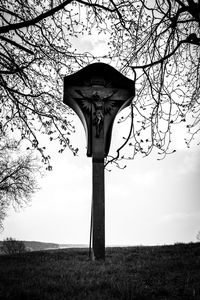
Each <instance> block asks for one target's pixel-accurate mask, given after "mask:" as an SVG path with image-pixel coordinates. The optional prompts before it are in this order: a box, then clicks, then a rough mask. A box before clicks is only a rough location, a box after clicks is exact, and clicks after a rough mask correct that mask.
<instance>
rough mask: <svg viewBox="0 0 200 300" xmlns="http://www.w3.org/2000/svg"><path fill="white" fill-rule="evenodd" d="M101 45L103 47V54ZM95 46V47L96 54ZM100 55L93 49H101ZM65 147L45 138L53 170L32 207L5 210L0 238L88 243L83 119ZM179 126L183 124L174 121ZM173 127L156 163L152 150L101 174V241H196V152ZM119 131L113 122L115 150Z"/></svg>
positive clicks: (199, 213) (199, 209)
mask: <svg viewBox="0 0 200 300" xmlns="http://www.w3.org/2000/svg"><path fill="white" fill-rule="evenodd" d="M77 46H78V47H80V48H81V49H83V47H84V50H87V51H88V50H90V51H93V53H98V52H99V53H100V52H101V53H102V51H106V46H104V44H103V39H102V38H101V39H98V40H95V39H94V38H93V39H91V37H85V39H84V40H79V41H76V47H77ZM100 50H101V51H100ZM95 51H96V52H95ZM99 53H98V54H99ZM75 123H76V125H77V131H76V134H75V136H74V138H73V139H74V143H75V144H76V145H77V147H78V148H79V149H80V151H79V155H78V156H77V157H73V155H72V153H71V152H70V151H65V152H64V153H62V154H59V153H58V150H59V148H58V147H57V145H55V144H53V143H48V152H49V154H50V155H51V156H52V164H53V171H52V172H48V173H47V175H46V176H45V177H44V178H42V179H41V180H40V181H39V184H40V186H41V189H40V191H39V192H38V193H37V194H35V195H34V196H33V199H32V202H31V204H30V206H29V207H27V208H26V209H24V210H21V211H20V212H18V213H16V212H15V211H14V210H13V209H11V210H10V211H9V212H8V214H9V215H8V217H7V218H6V219H5V221H4V231H3V232H2V233H1V234H0V239H1V240H2V239H4V238H6V237H13V238H16V239H20V240H36V241H44V242H55V243H66V244H88V243H89V230H90V214H91V195H92V194H91V191H92V174H91V171H92V161H91V158H88V157H86V149H85V147H86V141H85V133H84V130H83V127H82V125H81V123H80V121H79V120H78V119H77V120H76V121H75ZM179 127H180V126H179ZM179 127H178V126H177V127H175V128H176V130H174V135H173V138H172V140H173V143H174V144H173V146H174V147H175V148H176V149H177V152H176V153H174V154H171V155H169V156H167V157H166V158H165V159H164V160H162V161H158V160H157V158H158V157H157V156H156V155H151V156H149V157H147V158H136V159H135V160H134V161H129V162H127V167H126V168H125V169H124V170H119V169H117V168H112V172H106V245H141V244H142V245H157V244H173V243H176V242H190V241H193V242H195V241H196V235H197V232H198V231H199V230H200V201H199V195H200V185H199V182H200V181H199V179H200V152H199V149H198V148H197V147H196V146H195V145H196V143H197V141H196V142H194V143H193V145H192V146H191V148H190V149H187V148H186V146H185V144H184V137H185V133H184V131H183V128H179ZM122 132H123V129H122V128H120V126H117V125H116V124H115V125H114V132H113V138H112V141H113V144H112V149H116V146H117V145H119V144H120V138H119V137H120V135H121V134H122Z"/></svg>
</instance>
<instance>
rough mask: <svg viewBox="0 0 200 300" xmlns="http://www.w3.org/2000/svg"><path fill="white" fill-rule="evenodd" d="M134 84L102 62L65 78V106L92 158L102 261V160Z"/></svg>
mask: <svg viewBox="0 0 200 300" xmlns="http://www.w3.org/2000/svg"><path fill="white" fill-rule="evenodd" d="M134 94H135V83H134V81H132V80H130V79H128V78H127V77H125V76H123V75H122V74H121V73H119V72H118V71H117V70H115V69H114V68H112V67H111V66H109V65H107V64H104V63H94V64H91V65H88V66H87V67H85V68H83V69H82V70H80V71H78V72H76V73H74V74H72V75H69V76H66V77H65V78H64V103H65V104H67V105H68V106H69V107H71V108H72V109H73V110H74V111H75V112H76V113H77V114H78V116H79V118H80V120H81V122H82V124H83V126H84V128H85V132H86V137H87V156H89V157H92V170H93V171H92V178H93V179H92V180H93V183H92V194H93V196H92V249H93V256H94V258H95V259H104V258H105V188H104V158H105V157H106V156H107V155H108V152H109V148H110V142H111V135H112V127H113V123H114V119H115V116H116V115H117V113H118V112H119V111H121V110H122V109H123V108H125V107H127V106H128V105H130V103H131V101H132V99H133V97H134Z"/></svg>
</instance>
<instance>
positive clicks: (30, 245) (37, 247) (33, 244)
mask: <svg viewBox="0 0 200 300" xmlns="http://www.w3.org/2000/svg"><path fill="white" fill-rule="evenodd" d="M23 242H24V244H25V246H26V248H27V250H29V251H42V250H49V249H61V248H62V249H63V248H88V245H83V244H80V245H79V244H55V243H44V242H37V241H23ZM1 246H2V241H0V248H1ZM0 253H1V250H0Z"/></svg>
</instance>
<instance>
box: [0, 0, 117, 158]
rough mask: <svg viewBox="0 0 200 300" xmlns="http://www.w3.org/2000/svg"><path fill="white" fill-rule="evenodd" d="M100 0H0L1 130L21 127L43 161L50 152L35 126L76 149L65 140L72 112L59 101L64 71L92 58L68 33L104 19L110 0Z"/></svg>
mask: <svg viewBox="0 0 200 300" xmlns="http://www.w3.org/2000/svg"><path fill="white" fill-rule="evenodd" d="M100 2H101V1H82V0H77V1H72V0H65V1H64V0H55V1H52V0H48V1H36V0H30V1H21V0H16V1H12V0H0V22H1V23H0V24H1V27H0V66H1V67H0V93H1V96H0V97H1V98H0V126H1V128H2V130H3V131H4V132H8V130H12V131H14V130H16V129H17V130H19V131H20V135H21V138H22V139H24V138H26V139H28V140H29V141H30V142H31V145H32V147H33V148H37V149H38V150H39V151H40V153H41V154H42V156H43V161H44V163H48V161H49V156H48V155H45V154H44V148H43V147H41V145H40V143H39V138H38V134H37V132H38V130H39V131H40V133H44V134H47V135H49V138H50V140H54V139H58V140H59V142H60V145H61V149H62V150H63V149H64V148H66V147H69V149H70V150H71V151H72V152H73V153H74V154H76V153H77V150H78V149H77V148H74V147H72V145H71V143H70V139H69V138H70V134H71V133H72V132H74V126H73V124H71V122H70V121H69V120H68V115H69V114H71V111H70V110H69V109H67V108H66V106H64V105H63V104H62V91H63V76H65V75H67V74H70V73H72V72H73V71H74V70H77V69H78V68H80V67H82V66H85V65H87V64H88V63H89V62H91V61H93V59H94V57H93V56H92V55H90V54H89V53H78V52H77V51H76V49H75V48H74V47H73V46H72V42H71V38H72V37H73V38H75V37H78V35H82V34H83V33H84V32H89V31H90V30H91V27H92V26H93V23H94V22H96V23H100V22H101V21H102V20H104V18H103V11H104V10H105V11H108V12H112V11H114V10H115V8H114V6H113V4H112V3H111V2H112V1H111V2H109V1H107V3H106V4H105V5H103V3H102V4H101V3H100ZM104 23H105V21H104Z"/></svg>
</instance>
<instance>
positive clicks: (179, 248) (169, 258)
mask: <svg viewBox="0 0 200 300" xmlns="http://www.w3.org/2000/svg"><path fill="white" fill-rule="evenodd" d="M0 299H1V300H4V299H5V300H6V299H13V300H17V299H21V300H25V299H26V300H38V299H41V300H64V299H65V300H66V299H69V300H74V299H77V300H86V299H87V300H91V299H94V300H104V299H107V300H114V299H123V300H130V299H135V300H136V299H138V300H147V299H148V300H149V299H156V300H159V299H160V300H161V299H162V300H164V299H169V300H173V299H180V300H190V299H198V300H199V299H200V243H191V244H176V245H173V246H155V247H143V246H141V247H127V248H107V249H106V260H105V262H103V261H96V262H92V261H89V260H88V250H87V249H62V250H49V251H41V252H28V253H25V254H18V255H12V256H5V255H4V256H3V255H1V256H0Z"/></svg>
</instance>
